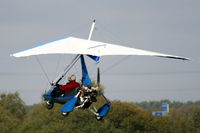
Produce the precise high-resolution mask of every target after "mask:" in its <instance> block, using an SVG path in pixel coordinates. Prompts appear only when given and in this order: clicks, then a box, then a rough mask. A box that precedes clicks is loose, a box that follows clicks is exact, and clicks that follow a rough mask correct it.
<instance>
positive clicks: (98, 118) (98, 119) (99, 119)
mask: <svg viewBox="0 0 200 133" xmlns="http://www.w3.org/2000/svg"><path fill="white" fill-rule="evenodd" d="M95 118H96V119H97V121H101V120H103V117H101V116H95Z"/></svg>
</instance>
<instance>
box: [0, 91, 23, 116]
mask: <svg viewBox="0 0 200 133" xmlns="http://www.w3.org/2000/svg"><path fill="white" fill-rule="evenodd" d="M0 106H2V107H4V108H5V109H7V110H8V111H9V112H10V113H11V115H14V116H15V117H17V118H19V119H23V117H24V115H25V114H26V109H25V104H24V102H23V101H22V99H21V98H20V97H19V93H18V92H15V93H8V94H1V95H0Z"/></svg>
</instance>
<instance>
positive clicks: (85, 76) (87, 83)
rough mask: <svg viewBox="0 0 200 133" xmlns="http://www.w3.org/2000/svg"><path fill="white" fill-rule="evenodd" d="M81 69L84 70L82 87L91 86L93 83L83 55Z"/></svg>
mask: <svg viewBox="0 0 200 133" xmlns="http://www.w3.org/2000/svg"><path fill="white" fill-rule="evenodd" d="M81 68H82V85H85V86H91V85H92V82H91V79H90V77H89V74H88V71H87V67H86V64H85V60H84V57H83V55H81Z"/></svg>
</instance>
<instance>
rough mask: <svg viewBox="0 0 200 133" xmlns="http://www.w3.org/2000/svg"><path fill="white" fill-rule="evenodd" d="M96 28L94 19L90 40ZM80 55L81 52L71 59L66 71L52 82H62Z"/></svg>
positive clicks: (53, 83)
mask: <svg viewBox="0 0 200 133" xmlns="http://www.w3.org/2000/svg"><path fill="white" fill-rule="evenodd" d="M94 28H95V20H93V22H92V26H91V29H90V33H89V36H88V40H91V37H92V33H93V31H94ZM80 57H81V54H77V55H76V57H75V58H74V59H73V60H72V61H71V63H70V64H69V65H68V66H67V67H66V68H65V69H64V71H63V72H62V73H61V74H60V75H59V76H58V77H57V78H56V79H55V80H54V81H53V82H52V85H56V84H58V83H59V82H60V80H62V79H63V77H64V76H65V75H66V74H67V73H68V72H69V70H70V69H71V68H72V67H73V66H74V64H76V62H77V61H78V60H79V58H80Z"/></svg>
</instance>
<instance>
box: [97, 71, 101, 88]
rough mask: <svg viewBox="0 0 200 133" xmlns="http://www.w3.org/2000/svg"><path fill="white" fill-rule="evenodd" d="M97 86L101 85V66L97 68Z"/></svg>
mask: <svg viewBox="0 0 200 133" xmlns="http://www.w3.org/2000/svg"><path fill="white" fill-rule="evenodd" d="M97 86H98V87H99V86H100V68H99V67H98V68H97Z"/></svg>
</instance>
